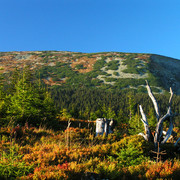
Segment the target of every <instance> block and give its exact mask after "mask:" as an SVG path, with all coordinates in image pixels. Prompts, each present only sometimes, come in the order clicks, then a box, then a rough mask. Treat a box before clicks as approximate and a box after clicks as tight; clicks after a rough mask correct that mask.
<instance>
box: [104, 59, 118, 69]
mask: <svg viewBox="0 0 180 180" xmlns="http://www.w3.org/2000/svg"><path fill="white" fill-rule="evenodd" d="M106 65H107V67H106V70H118V66H119V61H116V60H112V61H110V62H109V63H107V64H106Z"/></svg>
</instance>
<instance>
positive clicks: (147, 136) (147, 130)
mask: <svg viewBox="0 0 180 180" xmlns="http://www.w3.org/2000/svg"><path fill="white" fill-rule="evenodd" d="M139 109H140V113H141V116H142V119H141V121H142V122H143V124H144V129H145V134H143V137H144V138H145V139H146V140H147V141H151V140H152V133H151V130H150V128H149V124H148V121H147V118H146V115H145V113H144V111H143V109H142V106H141V105H139ZM141 135H142V134H141Z"/></svg>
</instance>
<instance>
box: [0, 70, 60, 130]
mask: <svg viewBox="0 0 180 180" xmlns="http://www.w3.org/2000/svg"><path fill="white" fill-rule="evenodd" d="M16 77H17V78H16V79H14V80H13V79H12V84H10V85H9V87H7V88H8V89H9V91H8V92H9V93H8V94H5V95H4V99H3V101H1V109H0V110H1V114H2V116H3V118H2V119H1V121H0V122H1V123H2V125H7V124H8V123H11V125H16V124H21V125H24V124H25V122H28V123H29V124H32V125H33V126H39V125H40V124H44V125H51V126H52V125H53V119H54V118H55V116H56V111H55V107H54V104H53V101H52V99H51V96H50V93H49V92H48V91H47V90H46V89H45V88H44V87H42V86H41V83H40V82H39V81H35V79H33V75H32V74H31V73H30V71H29V70H26V69H24V71H23V72H21V73H19V74H18V72H17V74H16ZM50 121H51V122H50Z"/></svg>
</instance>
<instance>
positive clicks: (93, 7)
mask: <svg viewBox="0 0 180 180" xmlns="http://www.w3.org/2000/svg"><path fill="white" fill-rule="evenodd" d="M34 50H38V51H40V50H60V51H74V52H104V51H117V52H136V53H154V54H160V55H165V56H169V57H173V58H177V59H180V0H0V51H34Z"/></svg>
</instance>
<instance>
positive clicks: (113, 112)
mask: <svg viewBox="0 0 180 180" xmlns="http://www.w3.org/2000/svg"><path fill="white" fill-rule="evenodd" d="M168 97H169V96H168V95H158V94H156V98H157V101H158V102H159V104H160V109H161V110H162V112H163V111H164V112H166V107H167V104H168ZM179 102H180V96H176V95H174V98H173V104H172V109H173V111H174V112H175V113H179V112H180V106H179ZM139 104H141V105H143V108H144V111H145V112H146V113H147V116H148V118H149V119H150V121H149V122H150V124H152V125H153V124H155V123H156V122H155V119H156V118H155V117H154V110H153V105H152V102H151V100H150V99H149V97H148V95H147V94H146V93H135V92H134V91H133V90H126V91H125V90H124V91H122V90H117V89H116V90H113V89H111V90H103V89H100V88H97V87H94V88H89V87H85V86H80V87H74V86H71V85H69V86H52V87H47V86H46V85H44V84H43V83H42V82H41V80H40V78H39V79H38V78H37V77H36V76H35V75H34V74H33V73H32V72H31V71H30V69H29V68H25V69H23V70H22V71H19V70H16V71H14V72H13V73H12V74H11V75H10V77H9V78H8V79H4V78H2V79H1V88H0V126H7V125H12V126H13V125H17V124H25V123H26V122H28V123H29V124H32V126H40V125H45V126H48V127H53V126H54V127H56V126H57V123H58V120H57V119H56V117H57V116H59V115H62V113H64V112H66V114H68V116H69V117H73V118H76V119H81V120H95V119H96V118H98V117H105V118H113V119H115V120H117V122H118V123H119V124H120V123H126V124H128V125H129V128H130V129H132V132H133V130H135V131H140V130H142V123H141V122H140V115H139V110H138V105H139ZM176 118H178V117H176ZM176 122H177V123H178V120H177V119H176ZM178 125H179V124H178Z"/></svg>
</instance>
